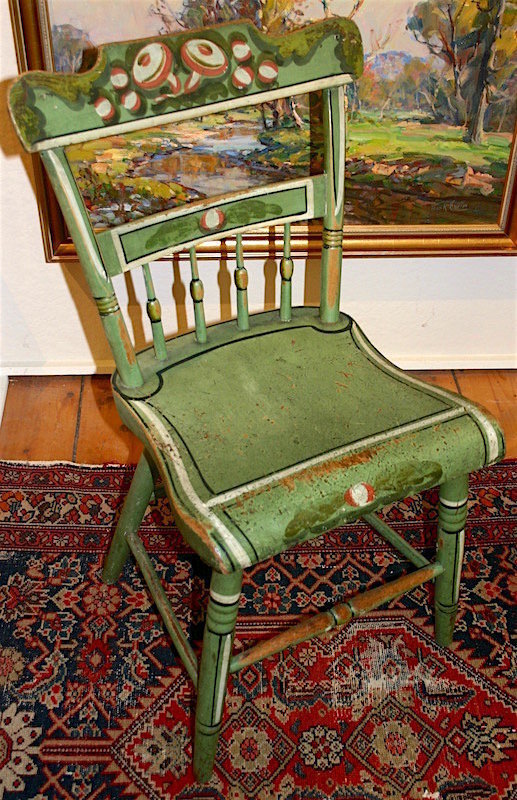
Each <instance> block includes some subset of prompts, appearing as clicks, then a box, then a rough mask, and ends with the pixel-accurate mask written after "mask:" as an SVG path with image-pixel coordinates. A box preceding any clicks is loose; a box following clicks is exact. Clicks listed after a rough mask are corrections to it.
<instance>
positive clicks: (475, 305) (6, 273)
mask: <svg viewBox="0 0 517 800" xmlns="http://www.w3.org/2000/svg"><path fill="white" fill-rule="evenodd" d="M1 6H2V7H1V10H0V31H1V48H0V69H1V73H0V80H1V81H2V83H1V84H0V88H1V91H2V98H0V102H2V108H4V109H5V95H6V82H7V81H8V79H10V78H12V77H14V76H15V75H16V72H17V70H16V61H15V55H14V47H13V43H12V36H11V32H10V22H9V14H8V9H7V3H3V4H1ZM0 141H1V147H0V150H1V152H0V190H1V200H0V203H1V205H0V214H1V217H0V221H1V261H0V271H1V275H0V278H1V312H2V316H1V322H0V374H3V375H6V374H9V375H20V374H54V373H56V374H58V373H60V374H71V373H88V372H94V371H107V370H109V369H110V367H111V361H110V356H109V352H108V350H107V347H106V345H105V342H104V339H103V334H102V330H101V326H100V323H99V321H98V319H97V316H96V311H95V309H94V308H93V307H92V305H91V304H88V303H87V302H85V297H86V295H87V288H86V286H85V283H84V280H83V279H82V276H81V274H80V270H79V268H78V266H77V265H76V264H63V265H59V264H46V263H45V260H44V254H43V247H42V242H41V233H40V228H39V221H38V212H37V205H36V201H35V197H34V189H33V185H32V171H31V162H30V159H29V158H27V157H26V156H25V155H23V153H22V151H21V148H20V147H19V145H18V143H17V140H16V138H15V136H14V133H13V132H12V130H11V126H10V123H9V120H8V118H7V114H6V113H5V112H2V115H1V140H0ZM248 266H249V271H250V279H251V286H252V293H251V305H252V307H253V308H255V309H260V308H263V307H264V297H265V294H266V293H267V294H268V296H269V292H270V291H271V270H270V269H269V266H268V265H266V266H265V267H264V265H263V264H261V263H260V262H257V261H253V262H251V263H250V264H249V265H248ZM310 266H311V265H309V267H310ZM233 268H234V265H233V264H231V263H229V264H228V265H227V268H226V271H223V272H222V273H221V274H220V275H219V279H221V278H222V279H223V280H222V283H223V285H224V283H225V281H226V283H227V282H228V278H229V274H232V273H233ZM304 268H305V264H304V263H303V261H299V262H298V263H297V264H296V271H295V276H296V277H297V281H296V282H295V294H294V300H295V302H296V303H302V302H304V301H306V302H309V303H316V302H317V296H316V291H315V288H314V284H315V281H314V279H313V270H314V266H313V267H312V270H311V272H310V273H309V274H308V276H307V278H305V277H304V276H303V274H302V273H303V272H304ZM157 271H158V273H159V275H158V278H157V282H158V284H159V286H158V288H159V296H160V298H161V300H162V305H164V306H165V305H166V303H165V300H166V299H167V298H170V299H172V298H171V294H170V291H171V289H170V285H171V282H170V277H171V269H170V265H168V264H162V265H160V266H159V267H157ZM200 271H201V277H202V278H203V280H204V282H205V293H206V294H205V296H206V306H207V317H208V318H209V319H211V320H216V319H218V318H219V317H220V314H221V301H220V288H219V286H220V283H218V276H217V271H218V266H217V264H216V263H215V262H203V263H201V265H200ZM264 273H266V274H267V276H268V280H267V281H266V284H265V282H264ZM181 275H182V277H183V285H184V289H185V290H186V293H187V309H186V310H185V309H184V308H182V307H181V306H180V307H179V309H177V310H176V307H175V303H174V302H172V303H171V306H172V309H171V310H170V311H169V312H168V314H167V316H166V327H167V329H168V330H169V331H171V332H172V331H174V330H176V329H177V327H178V322H179V323H180V324H179V327H180V328H183V325H184V317H185V313H186V314H187V320H188V322H189V323H190V324H191V322H192V315H191V310H190V303H189V302H188V300H189V298H188V280H189V277H188V274H187V272H186V270H185V268H184V267H182V269H181ZM516 283H517V281H516V260H515V259H512V258H508V257H502V256H501V257H497V258H493V257H490V258H479V257H478V258H414V259H412V258H403V259H396V258H383V259H371V258H363V259H350V260H348V261H347V262H346V264H345V269H344V278H343V293H342V308H343V310H345V311H347V312H349V313H350V314H352V316H354V317H355V318H356V319H357V321H358V322H359V323H360V324H361V325H362V327H363V328H364V330H365V332H366V334H367V335H368V336H369V337H370V338H371V339H372V341H373V342H374V344H376V345H377V346H378V347H379V348H380V349H381V350H382V351H383V352H384V353H385V355H387V356H388V357H390V358H392V359H393V360H394V361H395V362H396V363H398V364H400V365H401V366H403V367H407V368H414V369H416V368H441V367H457V368H461V367H465V368H468V367H511V366H515V365H516V352H517V342H516V330H517V324H516ZM119 284H121V285H122V289H123V294H124V293H125V289H126V286H125V281H124V279H122V280H121V281H119ZM135 285H136V292H137V295H138V296H141V294H142V292H141V290H142V283H141V281H140V280H139V279H138V278H135ZM278 289H279V287H278V278H277V279H276V291H277V293H278ZM121 300H122V305H126V304H127V301H126V300H125V299H124V297H122V298H121ZM130 305H131V308H130V312H131V314H130V316H131V321H130V325H132V327H133V328H134V329H135V330H136V333H137V338H138V339H139V340H141V339H142V333H141V325H142V321H141V318H140V317H138V316H135V314H134V303H133V302H132V303H131V304H130ZM227 310H228V309H227V307H226V305H225V302H223V304H222V311H223V314H224V313H225V312H226V311H227ZM144 335H145V331H144Z"/></svg>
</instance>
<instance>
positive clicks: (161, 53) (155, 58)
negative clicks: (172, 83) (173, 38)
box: [133, 42, 173, 89]
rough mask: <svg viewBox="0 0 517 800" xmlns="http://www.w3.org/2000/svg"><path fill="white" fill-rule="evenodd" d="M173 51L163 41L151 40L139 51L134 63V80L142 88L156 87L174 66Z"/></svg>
mask: <svg viewBox="0 0 517 800" xmlns="http://www.w3.org/2000/svg"><path fill="white" fill-rule="evenodd" d="M172 62H173V57H172V53H171V51H170V50H169V48H168V47H167V45H166V44H163V42H151V43H150V44H146V46H145V47H142V49H141V50H139V52H138V53H137V56H136V58H135V63H134V64H133V80H134V82H135V83H136V85H137V86H140V88H141V89H156V88H157V87H158V86H160V84H162V83H163V82H164V81H165V79H166V78H167V75H168V74H169V73H170V71H171V68H172Z"/></svg>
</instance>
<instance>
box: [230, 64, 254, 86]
mask: <svg viewBox="0 0 517 800" xmlns="http://www.w3.org/2000/svg"><path fill="white" fill-rule="evenodd" d="M254 77H255V75H254V72H253V70H252V69H251V67H237V69H236V70H235V72H234V73H233V75H232V83H233V85H234V86H235V88H236V89H247V88H248V86H251V83H252V81H253V78H254Z"/></svg>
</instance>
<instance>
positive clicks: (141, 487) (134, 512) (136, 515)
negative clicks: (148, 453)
mask: <svg viewBox="0 0 517 800" xmlns="http://www.w3.org/2000/svg"><path fill="white" fill-rule="evenodd" d="M153 491H154V481H153V476H152V473H151V469H150V467H149V463H148V461H147V459H146V457H145V455H142V456H141V457H140V461H139V462H138V465H137V468H136V470H135V474H134V476H133V480H132V481H131V486H130V487H129V492H128V493H127V497H126V499H125V501H124V505H123V507H122V512H121V514H120V518H119V521H118V523H117V529H116V531H115V534H114V536H113V539H112V542H111V546H110V549H109V552H108V555H107V556H106V560H105V562H104V569H103V571H102V580H103V581H104V583H115V582H116V581H117V580H118V578H119V576H120V573H121V572H122V568H123V567H124V564H125V563H126V559H127V557H128V555H129V546H128V544H127V541H126V533H128V532H129V531H131V532H132V533H136V532H137V531H138V529H139V527H140V525H141V524H142V520H143V518H144V514H145V510H146V508H147V506H148V505H149V500H150V499H151V495H152V493H153Z"/></svg>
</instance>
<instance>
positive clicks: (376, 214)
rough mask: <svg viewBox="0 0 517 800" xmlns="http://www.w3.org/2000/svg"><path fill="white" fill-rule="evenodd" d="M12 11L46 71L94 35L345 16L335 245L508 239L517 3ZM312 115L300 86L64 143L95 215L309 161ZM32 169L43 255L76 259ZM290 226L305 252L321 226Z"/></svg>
mask: <svg viewBox="0 0 517 800" xmlns="http://www.w3.org/2000/svg"><path fill="white" fill-rule="evenodd" d="M11 12H12V20H13V31H14V34H15V40H16V45H17V54H18V60H19V65H20V69H34V68H44V69H53V70H58V71H78V70H81V69H85V68H87V67H88V66H89V65H90V64H91V63H92V61H93V60H94V58H95V48H96V47H97V46H98V45H100V44H102V43H103V42H106V41H116V40H118V41H122V40H127V39H133V38H139V37H142V36H153V35H161V34H166V33H171V32H174V31H179V30H185V29H195V28H199V27H202V26H204V25H212V24H217V23H220V22H225V21H229V20H235V19H239V18H246V19H251V20H252V22H254V24H255V25H256V26H257V27H258V28H261V29H262V30H265V31H268V32H270V33H272V34H275V35H276V34H279V33H281V32H282V31H288V30H291V29H292V28H294V27H297V26H302V25H305V24H308V23H309V22H312V21H315V20H317V19H321V18H323V17H328V16H334V15H335V16H348V17H352V18H353V19H354V21H355V22H356V23H357V25H358V27H359V28H360V30H361V33H362V36H363V43H364V50H365V68H364V74H363V76H362V77H361V78H360V79H359V80H358V81H357V82H356V83H354V84H351V85H350V86H349V87H348V89H347V107H348V112H347V114H348V133H347V169H346V198H347V199H346V218H345V231H344V249H345V252H347V253H349V254H354V255H357V254H368V255H385V254H392V255H395V254H412V255H415V254H452V253H461V254H466V253H469V254H487V253H498V254H504V253H515V252H516V249H517V248H516V242H517V212H516V208H515V184H516V170H517V165H516V161H517V155H516V145H515V127H516V116H517V114H516V112H517V108H516V97H517V91H516V89H517V47H516V37H517V12H516V11H515V6H514V4H513V3H509V2H506V0H383V2H382V3H381V2H379V0H204V2H203V3H199V0H90V2H88V3H85V2H83V0H32V1H31V2H29V0H11ZM311 114H312V119H314V109H313V108H312V109H311V107H310V105H309V99H308V97H304V96H302V97H298V98H293V99H292V100H289V101H285V100H284V101H276V102H274V103H269V104H267V105H264V106H261V107H257V108H253V109H243V110H239V111H237V112H236V111H232V112H227V113H226V114H219V115H214V116H211V117H205V118H203V119H200V120H193V121H190V122H188V123H187V122H185V123H181V124H179V125H174V126H172V125H170V126H165V125H164V126H161V127H159V128H156V129H154V130H151V131H148V132H145V133H142V132H139V133H138V134H137V135H135V134H132V135H128V136H125V137H121V136H116V137H115V136H112V137H108V138H106V139H104V140H103V141H102V143H99V142H96V143H86V144H84V145H76V146H73V147H71V148H69V152H68V158H69V160H70V163H71V166H72V169H73V171H74V172H75V175H76V178H77V180H78V183H79V185H80V186H81V182H82V183H83V184H84V186H83V188H84V194H83V196H84V197H85V202H86V203H87V205H88V209H89V212H90V217H91V219H92V221H93V223H94V225H95V226H96V227H99V228H105V227H110V226H113V225H118V224H121V223H122V222H127V221H129V220H130V219H133V218H136V217H137V216H141V215H142V214H144V213H154V212H155V211H160V210H162V209H164V208H168V207H171V203H173V202H174V197H177V195H178V192H179V193H180V194H181V196H182V197H183V198H186V199H200V198H203V197H206V196H210V195H217V194H221V193H223V192H228V191H236V190H238V189H242V188H247V187H250V186H252V185H254V184H256V183H258V182H260V183H262V182H264V181H270V182H276V181H279V180H283V179H288V178H291V177H298V176H301V175H306V174H308V173H309V172H310V171H311V169H313V168H314V164H315V162H318V161H319V160H320V157H321V154H320V153H318V147H317V142H316V143H315V139H317V136H316V137H315V136H314V124H313V125H311V121H310V120H311ZM311 133H312V141H311ZM35 168H36V171H37V179H38V193H39V198H38V199H39V203H40V210H41V217H42V228H43V234H44V239H45V246H46V252H47V256H48V258H49V260H62V259H63V258H67V257H74V255H75V254H74V251H73V246H72V244H71V242H70V240H69V238H68V235H67V232H66V229H65V226H64V223H63V220H62V218H61V216H60V213H59V209H58V207H57V203H56V201H55V199H54V197H53V195H52V194H51V190H50V188H49V186H48V185H47V183H46V180H45V177H44V175H43V173H42V171H41V166H40V165H39V161H38V162H36V161H35ZM87 184H88V186H89V189H88V192H87V191H86V185H87ZM115 185H116V187H117V193H119V192H120V187H121V186H122V187H123V189H124V193H125V196H124V199H123V202H120V201H119V200H117V199H116V197H115V191H114V187H115ZM92 187H93V188H92ZM294 239H295V249H297V250H298V252H302V253H303V252H306V253H308V252H311V251H312V250H313V249H316V248H317V247H318V243H319V239H320V236H319V232H318V231H317V230H316V229H314V228H312V227H311V226H309V227H307V226H300V227H299V229H297V230H296V231H295V236H294ZM245 240H247V253H248V255H254V254H257V255H262V256H263V255H264V253H272V251H273V252H276V249H277V246H278V243H275V237H274V235H267V234H258V235H248V236H247V237H245ZM202 247H203V249H205V251H208V252H210V246H209V245H208V246H207V245H204V246H202ZM219 249H220V244H219V245H214V246H213V248H212V252H214V253H216V252H218V251H219Z"/></svg>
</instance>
